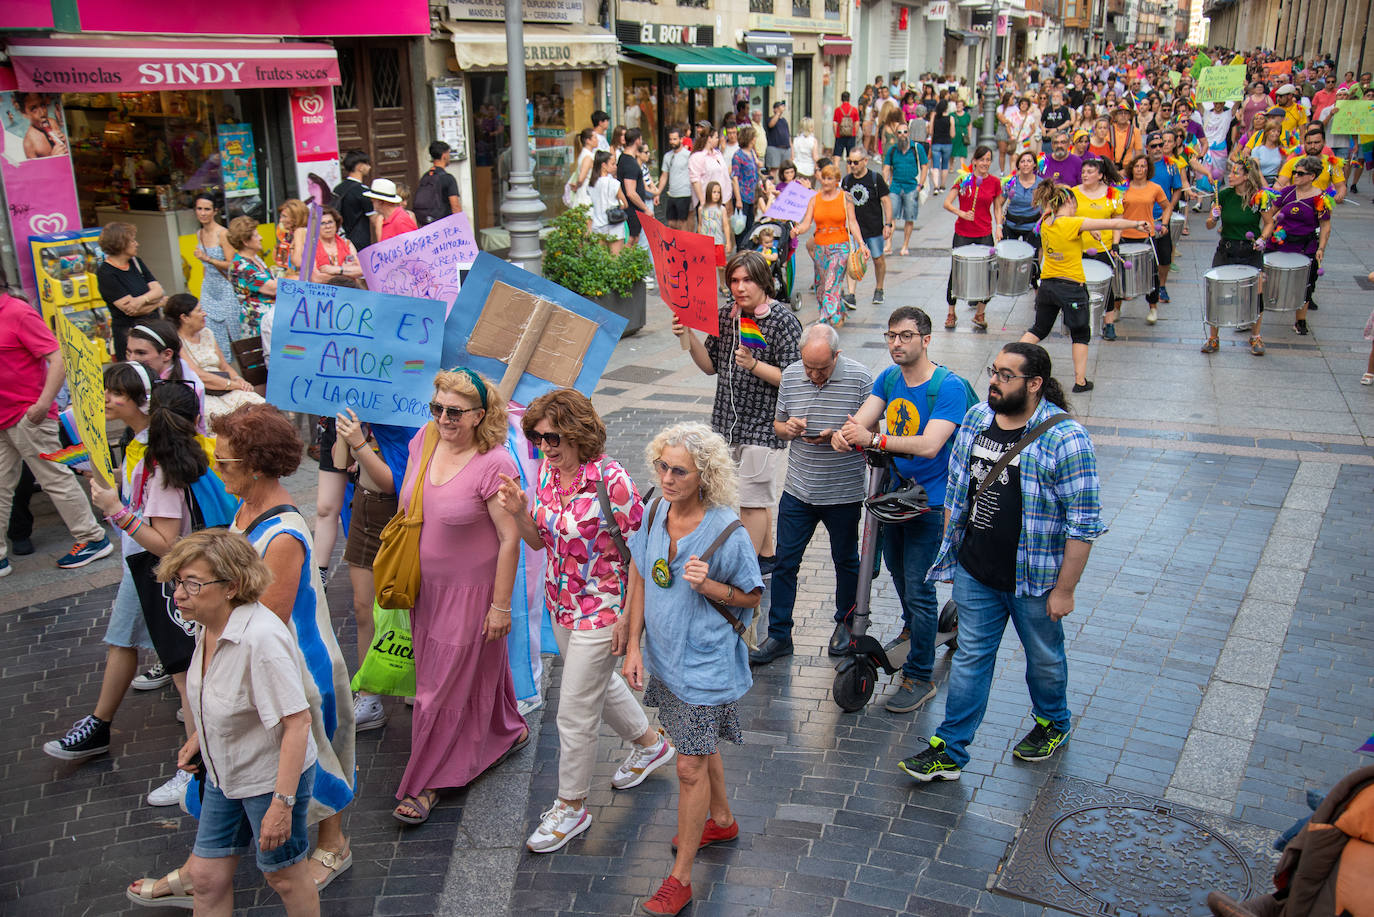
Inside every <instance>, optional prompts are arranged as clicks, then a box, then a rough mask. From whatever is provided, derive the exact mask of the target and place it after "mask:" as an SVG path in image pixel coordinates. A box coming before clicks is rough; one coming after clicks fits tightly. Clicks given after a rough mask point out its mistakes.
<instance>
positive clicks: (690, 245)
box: [639, 182, 796, 334]
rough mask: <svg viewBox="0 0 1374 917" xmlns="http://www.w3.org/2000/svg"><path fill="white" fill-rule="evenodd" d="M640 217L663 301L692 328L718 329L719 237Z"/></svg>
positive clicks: (702, 329) (700, 329)
mask: <svg viewBox="0 0 1374 917" xmlns="http://www.w3.org/2000/svg"><path fill="white" fill-rule="evenodd" d="M792 184H793V185H795V184H796V182H793V183H792ZM791 187H792V185H788V188H791ZM784 190H786V189H784ZM639 220H640V224H641V225H642V226H643V227H644V237H645V239H646V240H647V241H648V243H649V252H650V253H651V254H652V255H653V260H654V274H655V276H656V277H657V279H658V291H659V294H660V295H661V296H662V297H663V301H664V302H666V303H667V304H668V307H669V308H670V309H672V310H673V315H675V316H676V317H677V320H678V321H680V322H682V324H684V325H686V326H687V327H688V328H692V329H695V330H696V331H700V332H703V333H705V334H715V333H717V332H718V331H719V330H720V307H719V304H718V301H717V295H718V294H717V292H716V284H717V277H716V243H715V240H714V239H712V238H711V237H710V236H703V235H702V234H701V233H696V232H684V231H682V230H680V229H669V228H668V227H666V226H664V225H663V224H662V223H660V222H658V221H657V220H655V219H654V218H653V217H650V216H643V215H641V216H640V218H639Z"/></svg>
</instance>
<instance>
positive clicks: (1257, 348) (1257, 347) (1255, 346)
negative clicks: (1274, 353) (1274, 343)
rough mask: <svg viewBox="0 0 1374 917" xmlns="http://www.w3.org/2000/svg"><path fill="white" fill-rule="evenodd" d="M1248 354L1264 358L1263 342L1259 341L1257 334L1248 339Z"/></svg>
mask: <svg viewBox="0 0 1374 917" xmlns="http://www.w3.org/2000/svg"><path fill="white" fill-rule="evenodd" d="M1250 352H1251V353H1253V354H1254V355H1255V356H1257V357H1262V356H1264V342H1263V341H1261V340H1260V336H1259V335H1258V334H1257V335H1255V336H1254V337H1252V338H1250Z"/></svg>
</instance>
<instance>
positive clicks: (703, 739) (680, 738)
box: [644, 675, 744, 755]
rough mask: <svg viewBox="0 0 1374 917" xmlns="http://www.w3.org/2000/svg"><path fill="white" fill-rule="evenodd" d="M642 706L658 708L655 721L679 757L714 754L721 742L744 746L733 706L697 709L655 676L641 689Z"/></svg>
mask: <svg viewBox="0 0 1374 917" xmlns="http://www.w3.org/2000/svg"><path fill="white" fill-rule="evenodd" d="M644 706H646V707H657V708H658V721H659V722H660V723H662V724H663V728H664V730H665V731H667V733H668V738H670V739H672V740H673V745H674V746H675V747H676V748H677V750H678V753H679V754H684V755H713V754H715V753H716V751H717V750H718V749H717V745H718V743H719V742H721V741H722V740H724V741H726V742H733V743H734V744H736V745H743V744H744V732H743V731H742V730H741V729H740V725H739V713H738V711H736V710H735V703H734V701H731V702H730V703H728V704H719V705H717V706H714V707H700V706H697V705H696V704H689V703H687V702H686V701H684V700H682V699H681V698H679V697H678V696H677V695H676V694H674V693H673V692H672V691H669V690H668V686H667V685H665V684H664V683H663V682H661V681H659V680H658V679H657V678H655V677H654V676H652V675H650V676H649V685H648V687H646V688H645V689H644Z"/></svg>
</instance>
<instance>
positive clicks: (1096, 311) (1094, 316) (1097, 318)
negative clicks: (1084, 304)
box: [1088, 293, 1107, 335]
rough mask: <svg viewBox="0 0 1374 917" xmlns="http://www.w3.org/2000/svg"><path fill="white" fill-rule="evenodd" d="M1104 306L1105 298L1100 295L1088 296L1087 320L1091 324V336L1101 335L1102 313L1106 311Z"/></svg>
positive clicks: (1092, 294) (1091, 294)
mask: <svg viewBox="0 0 1374 917" xmlns="http://www.w3.org/2000/svg"><path fill="white" fill-rule="evenodd" d="M1106 305H1107V300H1106V297H1104V296H1103V295H1102V294H1101V293H1089V294H1088V314H1089V316H1090V319H1089V320H1090V321H1091V322H1092V324H1091V325H1089V327H1090V328H1091V329H1092V333H1093V334H1097V335H1100V334H1101V333H1102V313H1103V311H1104V310H1105V309H1106Z"/></svg>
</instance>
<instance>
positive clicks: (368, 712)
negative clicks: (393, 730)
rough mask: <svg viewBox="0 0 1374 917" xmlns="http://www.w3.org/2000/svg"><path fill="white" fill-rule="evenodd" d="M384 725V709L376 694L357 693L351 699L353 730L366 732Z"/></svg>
mask: <svg viewBox="0 0 1374 917" xmlns="http://www.w3.org/2000/svg"><path fill="white" fill-rule="evenodd" d="M385 725H386V710H385V709H384V708H383V707H382V699H381V697H379V696H378V695H376V694H359V695H358V696H357V697H355V698H354V699H353V731H354V732H367V731H368V730H369V729H381V728H382V727H383V726H385Z"/></svg>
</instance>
